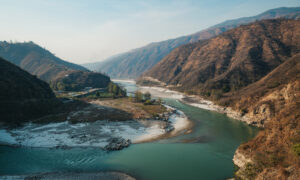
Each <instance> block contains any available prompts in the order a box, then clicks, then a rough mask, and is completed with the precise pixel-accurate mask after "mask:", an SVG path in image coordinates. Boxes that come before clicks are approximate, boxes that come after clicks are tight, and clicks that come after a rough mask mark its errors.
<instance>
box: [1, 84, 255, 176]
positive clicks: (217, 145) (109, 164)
mask: <svg viewBox="0 0 300 180" xmlns="http://www.w3.org/2000/svg"><path fill="white" fill-rule="evenodd" d="M123 85H124V86H125V87H126V88H127V89H128V91H133V90H135V86H134V85H132V84H130V83H125V84H124V83H123ZM164 100H165V101H166V104H168V105H171V106H173V107H175V108H177V109H179V110H181V111H183V112H184V113H185V114H186V115H187V117H188V118H189V120H191V121H192V122H193V123H194V126H193V128H192V132H191V133H189V134H180V135H179V136H176V137H172V138H168V139H163V140H159V141H155V142H150V143H143V144H133V145H131V146H130V147H129V148H126V149H124V150H121V151H116V152H105V151H102V150H101V149H98V148H73V149H48V148H26V147H8V146H0V164H1V166H0V175H7V174H30V173H38V172H58V171H60V172H61V171H77V172H83V171H84V172H96V171H103V170H104V171H106V170H107V171H109V170H116V171H123V172H126V173H128V174H130V175H132V176H134V177H136V178H137V179H142V180H165V179H172V180H176V179H180V180H181V179H187V180H193V179H195V180H196V179H197V180H198V179H203V180H219V179H226V178H230V177H232V175H233V171H234V165H233V162H232V158H233V155H234V152H235V150H236V148H237V147H238V146H239V145H240V144H241V143H242V142H245V141H248V140H249V139H251V138H253V137H254V136H255V135H256V134H257V132H258V129H257V128H254V127H251V126H248V125H247V124H245V123H242V122H240V121H237V120H233V119H231V118H228V117H227V116H225V115H223V114H219V113H215V112H211V111H207V110H203V109H199V108H196V107H192V106H189V105H185V104H182V103H181V102H179V101H177V100H175V99H164Z"/></svg>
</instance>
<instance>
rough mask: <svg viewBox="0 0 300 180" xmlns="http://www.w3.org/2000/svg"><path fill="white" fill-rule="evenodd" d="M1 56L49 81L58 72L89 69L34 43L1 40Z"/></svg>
mask: <svg viewBox="0 0 300 180" xmlns="http://www.w3.org/2000/svg"><path fill="white" fill-rule="evenodd" d="M0 57H3V58H4V59H6V60H8V61H10V62H12V63H14V64H15V65H18V66H19V67H21V68H22V69H25V70H26V71H28V72H30V73H31V74H33V75H37V76H38V77H39V78H40V79H42V80H45V81H47V82H49V81H50V80H52V79H54V78H55V77H56V75H57V74H59V73H60V72H63V71H68V70H82V71H87V69H86V68H84V67H82V66H79V65H76V64H73V63H69V62H66V61H64V60H61V59H59V58H58V57H56V56H55V55H54V54H52V53H51V52H49V51H47V50H46V49H44V48H42V47H40V46H38V45H37V44H34V43H33V42H27V43H8V42H6V41H2V42H0Z"/></svg>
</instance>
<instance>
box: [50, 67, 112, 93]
mask: <svg viewBox="0 0 300 180" xmlns="http://www.w3.org/2000/svg"><path fill="white" fill-rule="evenodd" d="M110 82H111V81H110V78H109V77H108V76H105V75H103V74H101V73H96V72H84V71H71V72H68V73H67V74H65V73H62V74H60V75H59V76H58V77H57V78H56V79H54V80H52V81H51V83H50V86H51V87H52V89H54V90H63V91H79V90H82V89H84V88H85V87H91V88H106V87H107V86H108V84H109V83H110Z"/></svg>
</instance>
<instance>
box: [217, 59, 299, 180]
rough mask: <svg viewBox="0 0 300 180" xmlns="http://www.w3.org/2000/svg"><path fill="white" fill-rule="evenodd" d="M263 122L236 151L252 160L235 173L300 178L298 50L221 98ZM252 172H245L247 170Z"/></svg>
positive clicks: (249, 176) (273, 177) (262, 177)
mask: <svg viewBox="0 0 300 180" xmlns="http://www.w3.org/2000/svg"><path fill="white" fill-rule="evenodd" d="M221 100H222V101H225V102H226V103H227V104H229V105H230V106H232V107H234V108H235V109H240V110H241V109H243V110H246V112H247V113H246V115H248V116H249V117H251V118H253V119H256V120H257V122H258V123H264V124H265V126H264V127H265V129H264V131H261V132H260V133H259V134H258V136H257V137H256V138H254V139H253V140H251V141H249V142H247V143H245V144H243V145H241V146H240V147H239V149H238V152H240V153H242V154H243V155H244V156H246V157H248V158H250V159H251V160H252V163H251V168H249V167H250V166H246V168H245V167H241V169H240V171H238V172H237V176H239V177H243V178H244V179H245V178H249V179H251V178H254V177H255V178H256V179H278V178H279V179H288V178H289V179H299V178H300V173H299V172H300V166H299V165H300V54H297V55H295V56H294V57H292V58H291V59H289V60H287V61H286V62H285V63H283V64H281V65H280V66H278V67H277V68H276V69H274V70H273V71H272V72H271V73H269V74H268V75H267V76H265V77H264V78H262V79H261V80H259V81H257V82H256V83H253V84H251V85H249V86H248V87H246V88H244V89H241V90H240V91H239V92H237V93H236V94H231V95H230V96H229V95H228V97H227V98H223V99H221ZM250 169H252V170H251V171H252V173H250V174H249V170H250Z"/></svg>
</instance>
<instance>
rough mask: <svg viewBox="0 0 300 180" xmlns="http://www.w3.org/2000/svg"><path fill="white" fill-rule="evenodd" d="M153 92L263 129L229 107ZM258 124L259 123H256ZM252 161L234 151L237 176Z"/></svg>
mask: <svg viewBox="0 0 300 180" xmlns="http://www.w3.org/2000/svg"><path fill="white" fill-rule="evenodd" d="M141 88H142V89H144V91H146V90H147V91H149V90H150V89H153V88H151V87H148V86H146V87H145V86H141ZM154 89H155V91H158V92H162V93H168V92H171V93H172V97H177V99H178V100H179V101H180V102H182V103H184V104H188V105H190V106H194V107H197V108H201V109H206V110H210V111H215V112H218V113H222V114H226V115H227V116H228V117H230V118H233V119H236V120H239V121H243V122H245V123H247V124H249V125H254V126H257V127H264V126H263V125H264V124H263V122H261V121H259V120H258V119H257V118H255V117H254V116H249V115H248V114H243V113H241V112H238V111H235V110H233V109H232V108H230V107H222V106H219V105H216V104H215V103H213V102H212V101H209V100H205V99H203V98H201V97H199V96H196V95H185V94H183V93H181V92H177V91H173V90H169V89H166V88H163V87H155V88H154ZM150 92H151V91H150ZM151 93H154V94H157V92H151ZM257 122H260V123H257ZM251 162H252V160H251V157H246V155H245V154H243V153H242V152H241V151H240V150H239V148H238V149H237V150H236V152H235V154H234V157H233V163H234V164H235V165H236V166H237V167H238V168H239V170H238V172H237V174H239V172H242V171H244V170H245V169H246V167H247V166H248V165H249V164H251Z"/></svg>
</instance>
